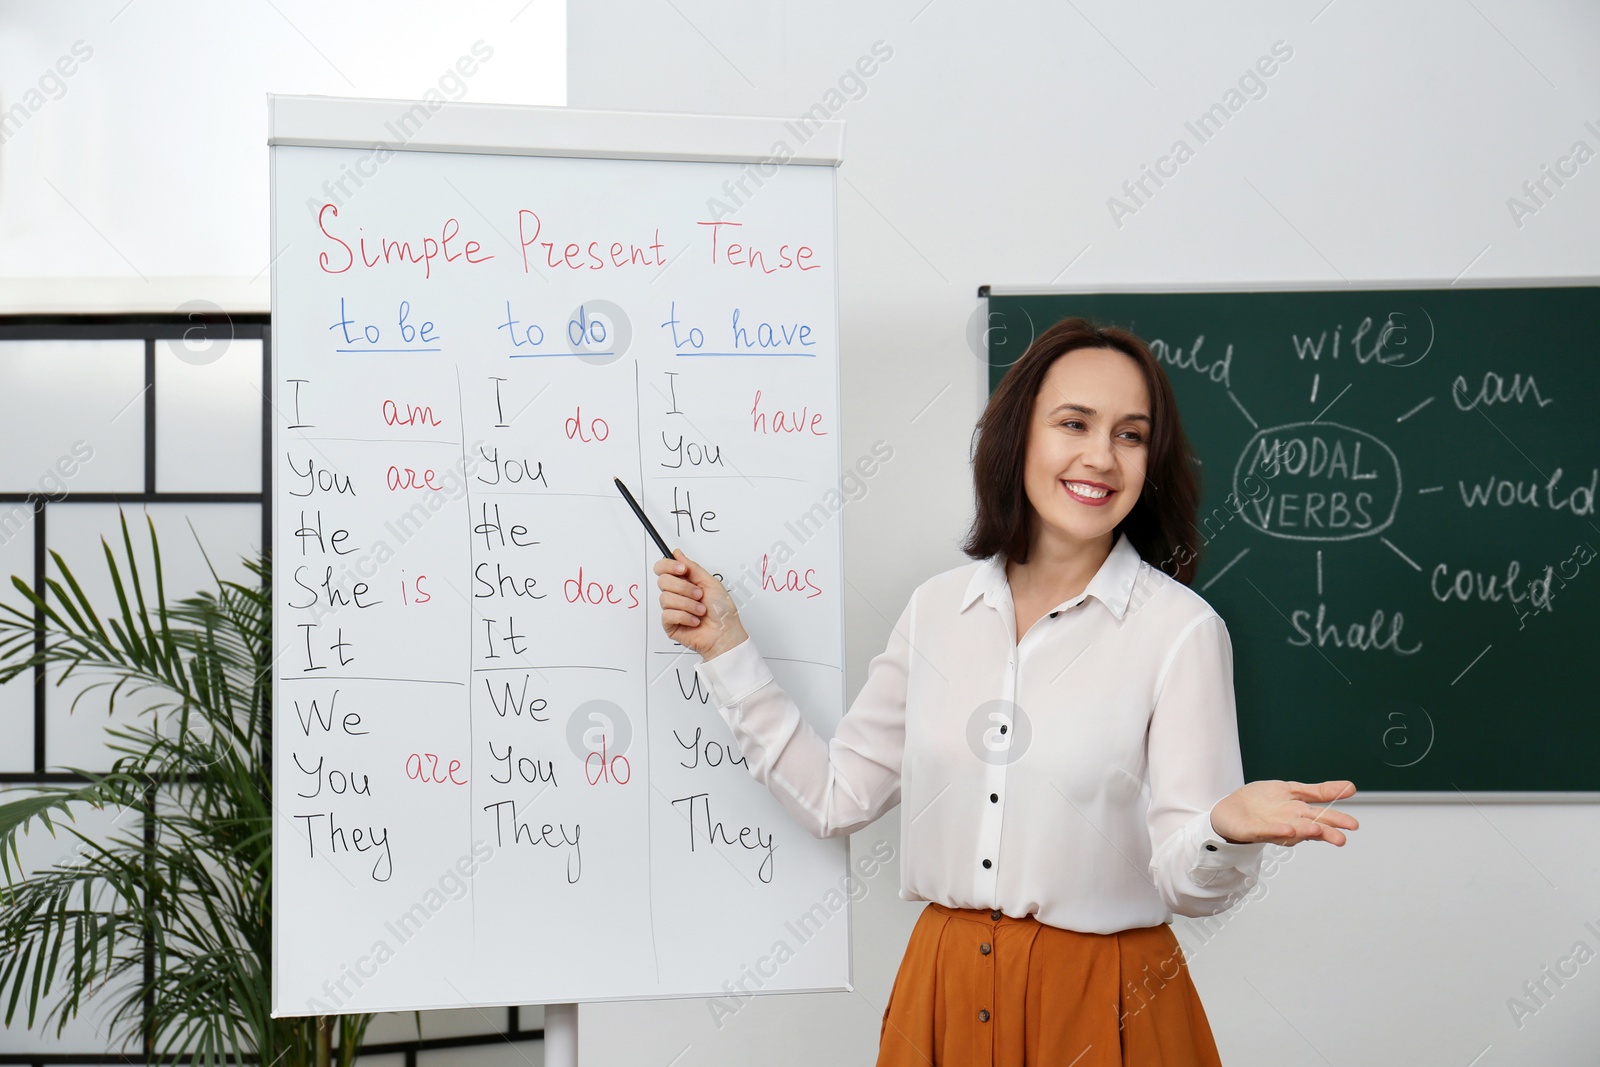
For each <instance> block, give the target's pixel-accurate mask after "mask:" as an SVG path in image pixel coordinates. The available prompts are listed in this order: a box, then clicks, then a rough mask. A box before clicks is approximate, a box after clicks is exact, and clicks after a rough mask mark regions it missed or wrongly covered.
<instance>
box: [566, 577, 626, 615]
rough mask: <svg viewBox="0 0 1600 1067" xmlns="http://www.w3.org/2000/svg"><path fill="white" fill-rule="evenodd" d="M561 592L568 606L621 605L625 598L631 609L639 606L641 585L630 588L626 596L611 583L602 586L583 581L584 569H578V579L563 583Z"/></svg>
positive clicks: (570, 579)
mask: <svg viewBox="0 0 1600 1067" xmlns="http://www.w3.org/2000/svg"><path fill="white" fill-rule="evenodd" d="M561 592H562V595H564V596H565V597H566V598H567V603H568V604H621V603H622V598H623V596H626V597H627V598H628V599H629V600H630V601H632V603H630V604H628V607H629V608H636V607H638V606H639V583H638V582H635V583H634V584H632V585H630V586H628V591H627V593H626V594H623V593H619V592H617V587H616V586H615V585H612V584H611V583H610V582H606V583H605V584H604V585H602V584H601V583H599V582H596V581H592V580H591V581H588V582H585V581H584V580H583V568H582V567H579V568H578V576H577V577H576V578H568V579H567V580H566V581H564V582H562V583H561Z"/></svg>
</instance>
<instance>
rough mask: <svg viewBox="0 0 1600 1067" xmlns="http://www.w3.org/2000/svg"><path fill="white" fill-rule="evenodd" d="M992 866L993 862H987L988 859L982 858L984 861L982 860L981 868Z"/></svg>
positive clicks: (985, 868) (986, 868)
mask: <svg viewBox="0 0 1600 1067" xmlns="http://www.w3.org/2000/svg"><path fill="white" fill-rule="evenodd" d="M993 866H994V864H993V863H990V862H989V861H988V860H984V861H983V868H984V870H988V869H989V868H990V867H993Z"/></svg>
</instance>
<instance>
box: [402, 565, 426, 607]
mask: <svg viewBox="0 0 1600 1067" xmlns="http://www.w3.org/2000/svg"><path fill="white" fill-rule="evenodd" d="M400 573H401V574H404V573H405V571H401V572H400ZM426 577H427V575H426V574H419V575H417V576H416V577H415V578H402V579H400V600H401V602H402V603H403V604H404V605H406V606H410V605H412V604H426V603H427V602H428V601H430V600H432V599H433V594H432V593H430V592H428V591H427V590H426V589H424V588H422V580H423V579H424V578H426Z"/></svg>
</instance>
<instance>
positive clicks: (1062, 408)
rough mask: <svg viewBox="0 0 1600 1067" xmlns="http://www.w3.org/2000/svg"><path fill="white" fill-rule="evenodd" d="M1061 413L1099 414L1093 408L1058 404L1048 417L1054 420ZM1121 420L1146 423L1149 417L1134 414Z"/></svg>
mask: <svg viewBox="0 0 1600 1067" xmlns="http://www.w3.org/2000/svg"><path fill="white" fill-rule="evenodd" d="M1063 411H1076V412H1078V413H1079V414H1080V415H1090V416H1093V415H1098V414H1099V412H1097V411H1095V409H1094V408H1086V407H1084V406H1083V405H1082V404H1071V403H1068V404H1058V405H1056V408H1055V410H1054V411H1052V412H1050V417H1051V418H1054V417H1055V416H1057V415H1059V414H1061V413H1062V412H1063ZM1123 418H1124V419H1126V420H1128V421H1130V422H1143V423H1148V422H1149V421H1150V416H1148V415H1137V414H1135V415H1124V416H1123Z"/></svg>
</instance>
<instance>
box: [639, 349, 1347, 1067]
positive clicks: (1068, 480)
mask: <svg viewBox="0 0 1600 1067" xmlns="http://www.w3.org/2000/svg"><path fill="white" fill-rule="evenodd" d="M973 475H974V481H975V490H976V498H977V514H976V517H975V519H974V522H973V525H972V528H971V531H970V533H969V535H968V537H967V540H966V543H965V544H964V545H963V548H964V550H965V551H966V553H967V555H969V556H971V557H973V559H974V560H976V562H972V563H968V564H966V565H964V566H961V567H957V568H954V569H952V570H948V571H945V572H943V573H941V574H937V575H934V576H933V577H931V578H929V579H928V580H927V581H925V582H923V583H922V584H921V585H920V586H918V587H917V588H916V590H915V591H914V592H913V593H912V595H911V598H910V601H909V602H908V603H907V605H906V607H905V610H904V612H903V613H902V614H901V616H900V618H899V620H898V621H897V622H896V623H895V625H894V629H893V631H892V633H891V634H890V637H889V644H888V647H887V648H886V649H885V650H884V651H883V653H881V654H880V655H878V656H876V657H875V658H874V659H873V660H872V663H871V665H870V666H869V668H868V672H867V679H866V683H865V684H864V685H863V686H862V688H861V691H860V693H859V694H858V695H857V696H856V699H855V701H854V702H853V703H852V704H851V706H850V709H849V711H848V712H847V713H846V714H845V716H844V717H843V718H842V719H841V720H840V722H839V725H838V728H837V730H836V731H835V733H834V736H833V737H832V738H831V739H828V738H824V737H822V736H820V735H819V734H818V733H817V732H816V731H815V730H814V729H813V728H812V727H811V726H810V725H809V724H808V723H807V722H806V720H805V719H804V718H803V717H802V716H801V714H800V712H799V709H798V708H797V707H796V706H795V703H794V701H793V700H792V699H791V698H790V697H789V696H788V694H787V693H785V692H784V691H783V690H782V689H781V688H779V687H778V685H777V684H776V682H774V680H773V676H772V673H771V672H770V671H769V670H768V668H767V664H766V663H765V662H764V661H763V659H762V657H761V653H760V652H759V651H758V650H757V647H756V644H755V641H754V639H753V638H751V637H750V635H749V634H747V633H746V632H745V629H744V627H743V625H742V624H741V622H740V619H739V614H738V611H737V609H736V607H735V606H734V604H733V601H732V599H731V598H730V597H729V595H728V593H727V591H726V589H724V587H723V586H722V584H721V583H720V582H719V581H718V580H717V579H716V578H715V577H714V576H712V575H711V574H710V573H709V572H708V571H707V570H706V569H705V568H704V567H702V566H700V565H699V564H698V563H696V562H695V561H693V560H691V559H689V558H688V557H687V556H685V555H684V554H683V552H682V551H681V550H679V551H677V552H675V553H674V558H673V559H662V560H658V561H657V562H656V564H655V568H654V569H655V572H656V574H657V575H658V576H659V577H658V578H657V584H658V585H659V586H660V589H661V606H662V625H663V627H664V628H665V629H666V632H667V633H668V634H669V635H670V636H671V637H672V638H673V639H674V640H676V641H678V642H680V643H682V644H683V645H685V646H687V647H689V648H691V649H693V650H694V651H695V652H698V653H699V654H700V656H701V657H702V661H701V662H700V663H699V664H697V665H696V668H695V669H696V671H697V673H698V674H699V675H700V676H701V678H702V679H703V680H704V681H705V683H706V684H707V686H708V688H709V690H710V692H711V694H712V697H713V701H714V702H715V704H716V705H717V707H718V709H719V711H720V713H721V714H722V716H723V718H724V719H725V720H726V721H727V723H728V726H729V728H730V729H731V730H732V731H733V735H734V738H735V739H736V740H737V742H738V744H739V747H740V750H741V752H742V753H743V755H744V756H745V758H746V759H747V760H748V768H749V771H750V773H751V775H753V776H754V777H755V778H756V779H757V780H758V781H760V782H762V783H764V784H765V785H766V786H767V787H768V789H770V790H771V792H772V794H773V795H774V796H775V797H776V798H777V800H778V801H779V803H780V804H782V805H783V807H784V808H785V810H787V811H788V812H789V813H790V814H791V815H792V816H793V817H794V818H795V819H796V820H797V821H798V822H799V823H800V824H801V825H802V826H804V827H805V828H806V829H807V830H808V831H809V832H810V833H812V834H813V835H815V836H817V837H830V836H834V835H838V834H847V833H850V832H851V831H854V830H857V829H860V828H861V827H863V826H866V825H867V824H868V823H871V822H872V821H873V820H875V819H877V818H878V817H879V816H881V815H882V814H883V813H884V812H886V811H888V810H889V809H890V808H891V807H893V806H894V805H895V804H897V803H901V802H902V801H903V802H904V804H905V807H906V810H905V812H904V813H903V821H902V823H901V853H900V855H901V861H902V866H901V886H900V895H901V896H902V897H904V898H906V899H909V900H927V901H929V902H930V903H929V904H928V906H927V907H926V908H925V909H923V912H922V914H921V916H920V917H919V918H918V920H917V923H916V926H915V928H914V929H913V931H912V934H911V940H910V944H909V945H908V946H907V948H906V954H905V958H904V960H903V961H902V962H901V965H900V969H899V972H898V974H897V975H896V977H895V982H894V987H893V990H892V992H891V994H890V999H889V1004H888V1007H887V1008H886V1010H885V1012H884V1018H883V1024H882V1028H881V1036H880V1043H879V1053H878V1063H879V1065H880V1067H885V1065H893V1067H900V1065H908V1067H909V1065H913V1064H916V1065H923V1067H925V1065H927V1064H929V1063H933V1064H951V1065H961V1067H971V1065H978V1064H985V1065H988V1064H993V1065H1003V1067H1021V1065H1024V1064H1027V1065H1032V1064H1041V1065H1042V1064H1060V1065H1065V1064H1069V1063H1070V1064H1073V1065H1074V1067H1097V1065H1111V1064H1117V1065H1123V1067H1130V1065H1132V1067H1157V1065H1160V1067H1189V1065H1193V1067H1201V1065H1218V1064H1220V1061H1219V1059H1218V1056H1217V1050H1216V1044H1215V1042H1214V1040H1213V1038H1212V1034H1211V1028H1210V1025H1209V1023H1208V1022H1207V1020H1206V1015H1205V1010H1204V1008H1203V1007H1202V1005H1201V1003H1200V998H1199V994H1198V993H1197V992H1196V990H1195V987H1194V985H1193V983H1192V981H1191V980H1190V976H1189V971H1188V966H1187V963H1186V961H1185V960H1184V957H1183V952H1182V950H1181V948H1180V947H1179V945H1178V941H1177V938H1176V937H1175V936H1174V934H1173V932H1172V928H1171V927H1170V926H1169V925H1168V923H1169V922H1170V921H1171V919H1172V916H1173V915H1174V914H1177V915H1187V916H1204V915H1214V914H1216V913H1218V912H1221V911H1224V910H1226V909H1227V908H1229V907H1231V906H1233V905H1234V904H1235V903H1237V902H1238V901H1239V900H1240V899H1241V897H1243V895H1244V894H1245V893H1246V892H1248V891H1249V889H1250V888H1251V886H1253V885H1254V884H1255V883H1256V881H1257V879H1258V878H1259V865H1260V860H1261V852H1262V850H1263V848H1264V847H1265V845H1266V843H1268V842H1272V843H1276V844H1280V845H1294V844H1297V843H1298V842H1300V841H1307V840H1320V841H1327V842H1329V843H1331V844H1334V845H1342V844H1344V843H1345V839H1346V838H1345V833H1344V831H1346V830H1354V829H1355V828H1356V825H1357V824H1356V820H1355V819H1353V818H1351V817H1350V816H1349V815H1347V814H1344V813H1342V812H1339V811H1335V810H1332V809H1330V808H1328V807H1326V805H1328V804H1329V803H1331V802H1332V801H1336V800H1339V799H1341V798H1344V797H1348V796H1351V795H1353V794H1354V793H1355V786H1354V785H1353V784H1352V783H1350V782H1345V781H1336V782H1321V783H1316V784H1304V783H1300V782H1283V781H1260V782H1251V783H1249V784H1244V781H1243V772H1242V768H1241V761H1240V757H1239V741H1238V725H1237V722H1236V719H1235V711H1234V691H1233V657H1232V649H1231V646H1230V643H1229V639H1228V631H1227V628H1226V626H1224V624H1223V621H1222V619H1221V618H1220V617H1218V615H1217V614H1216V612H1215V611H1213V610H1212V609H1211V607H1210V605H1208V604H1207V603H1206V602H1205V600H1203V599H1202V598H1201V597H1200V596H1199V594H1197V593H1195V592H1194V591H1193V590H1192V589H1190V588H1189V583H1190V581H1192V579H1193V577H1194V573H1195V568H1196V565H1197V562H1198V559H1197V549H1196V546H1195V545H1194V544H1193V541H1192V538H1193V532H1194V530H1195V529H1196V526H1195V520H1196V518H1197V510H1198V506H1199V499H1200V492H1199V486H1198V484H1197V478H1196V474H1195V461H1194V457H1193V455H1192V453H1191V451H1190V449H1189V445H1188V442H1187V440H1186V438H1185V436H1184V433H1183V428H1182V426H1181V424H1180V422H1179V418H1178V411H1177V407H1176V404H1175V401H1174V398H1173V393H1172V387H1171V385H1170V384H1169V383H1168V381H1167V378H1166V375H1165V373H1164V372H1163V371H1162V369H1161V366H1160V364H1159V363H1158V362H1157V361H1156V359H1155V358H1154V357H1153V356H1152V355H1151V352H1150V349H1149V347H1148V346H1147V345H1146V344H1145V343H1144V342H1143V341H1141V340H1140V339H1139V338H1138V337H1136V336H1134V335H1133V334H1131V333H1129V332H1127V331H1125V330H1121V329H1116V328H1111V327H1096V326H1094V325H1092V324H1090V323H1089V322H1087V321H1085V320H1082V319H1068V320H1065V321H1063V322H1061V323H1059V324H1057V325H1056V326H1054V327H1053V328H1052V329H1050V330H1049V331H1048V332H1046V333H1045V334H1043V335H1042V336H1040V337H1039V338H1038V339H1037V340H1035V341H1034V343H1033V344H1032V345H1031V346H1030V347H1029V349H1028V351H1027V353H1026V354H1025V355H1024V356H1023V357H1022V359H1021V360H1020V361H1018V363H1017V364H1016V365H1015V366H1013V367H1012V368H1011V369H1010V371H1008V372H1007V374H1006V376H1005V377H1004V379H1002V380H1001V382H1000V386H999V388H998V389H996V390H995V392H994V393H993V395H992V396H991V397H990V398H989V403H988V406H987V408H986V409H985V411H984V413H983V416H982V418H981V419H980V420H979V423H978V427H977V443H976V447H975V452H974V456H973Z"/></svg>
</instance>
